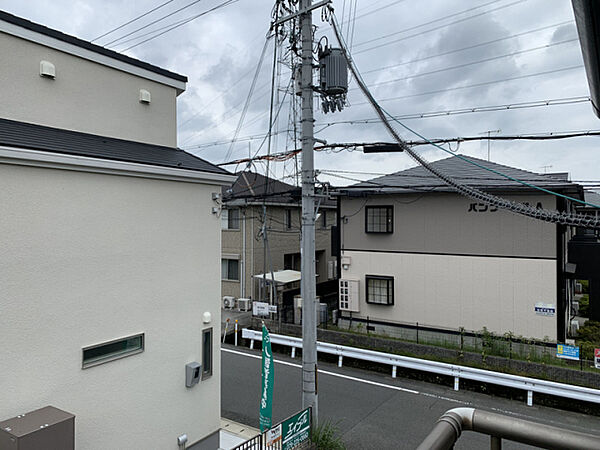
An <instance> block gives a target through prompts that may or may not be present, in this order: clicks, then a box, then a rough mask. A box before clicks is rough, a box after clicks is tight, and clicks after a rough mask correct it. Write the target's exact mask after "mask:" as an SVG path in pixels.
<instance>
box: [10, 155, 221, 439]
mask: <svg viewBox="0 0 600 450" xmlns="http://www.w3.org/2000/svg"><path fill="white" fill-rule="evenodd" d="M218 191H220V187H215V186H208V185H203V184H195V183H183V182H181V183H180V182H174V181H164V180H153V179H146V178H133V177H125V176H115V175H104V174H93V173H84V172H75V171H66V170H55V169H45V168H34V167H22V166H9V165H2V164H0V204H1V205H2V211H3V213H2V215H0V236H1V240H2V242H1V245H0V286H2V289H1V290H0V311H1V313H0V336H1V338H2V344H3V345H2V347H1V349H0V361H2V364H0V386H2V394H0V403H1V404H2V408H1V409H2V411H1V413H2V417H3V418H9V417H12V416H15V415H17V414H21V413H25V412H28V411H31V410H34V409H36V408H39V407H42V406H45V405H54V406H56V407H58V408H61V409H64V410H66V411H69V412H71V413H73V414H75V415H76V427H75V430H76V445H77V448H78V449H80V450H87V449H98V450H106V449H132V450H135V449H144V450H145V449H173V450H177V449H178V447H177V444H176V442H177V436H179V435H181V434H183V433H187V435H188V437H189V442H190V443H193V442H195V441H197V440H199V439H202V438H204V437H205V436H207V435H209V434H210V433H213V432H215V431H217V430H218V428H219V418H220V395H219V392H220V357H219V335H220V285H219V281H218V280H219V275H220V273H219V270H220V268H219V267H220V266H219V264H218V261H219V258H220V253H221V239H220V229H219V220H218V218H217V217H215V216H214V215H213V214H211V208H212V206H213V205H214V203H213V201H212V199H211V193H212V192H218ZM204 312H210V313H211V314H212V321H211V322H210V323H208V324H205V323H203V313H204ZM209 327H212V328H213V333H214V345H213V364H214V368H213V375H212V377H210V378H208V379H206V380H204V381H201V382H200V383H199V384H198V385H196V386H195V387H193V388H186V387H185V376H184V374H185V371H184V367H185V364H186V363H189V362H192V361H199V362H201V361H202V346H201V337H202V330H203V329H206V328H209ZM141 332H143V333H145V337H146V348H145V351H144V352H143V353H140V354H137V355H133V356H130V357H126V358H123V359H120V360H116V361H112V362H108V363H105V364H102V365H99V366H96V367H91V368H88V369H84V370H82V369H81V364H82V348H83V347H86V346H90V345H94V344H99V343H102V342H106V341H110V340H113V339H116V338H120V337H125V336H129V335H132V334H136V333H141Z"/></svg>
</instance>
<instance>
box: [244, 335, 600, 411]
mask: <svg viewBox="0 0 600 450" xmlns="http://www.w3.org/2000/svg"><path fill="white" fill-rule="evenodd" d="M242 337H243V338H245V339H250V348H254V341H261V340H262V333H261V332H260V331H255V330H250V329H247V328H244V329H243V330H242ZM271 343H272V344H278V345H284V346H287V347H291V349H292V358H294V357H295V354H296V349H297V348H302V339H300V338H296V337H292V336H284V335H279V334H271ZM317 352H321V353H326V354H330V355H336V356H338V367H342V363H343V359H344V357H347V358H354V359H359V360H362V361H370V362H374V363H380V364H387V365H390V366H391V368H392V377H393V378H396V371H397V368H398V367H403V368H407V369H413V370H420V371H424V372H431V373H436V374H439V375H446V376H450V377H453V378H454V390H455V391H458V390H459V387H460V379H461V378H463V379H465V380H473V381H479V382H483V383H490V384H495V385H499V386H506V387H510V388H515V389H522V390H524V391H526V392H527V405H528V406H532V405H533V393H534V392H536V393H540V394H547V395H555V396H557V397H564V398H570V399H573V400H583V401H587V402H592V403H600V390H598V389H591V388H586V387H581V386H575V385H571V384H564V383H557V382H554V381H547V380H540V379H537V378H529V377H523V376H519V375H511V374H507V373H501V372H494V371H491V370H484V369H476V368H472V367H467V366H460V365H456V364H448V363H442V362H437V361H429V360H427V359H419V358H411V357H409V356H401V355H394V354H392V353H383V352H377V351H374V350H366V349H362V348H355V347H347V346H344V345H336V344H329V343H327V342H317Z"/></svg>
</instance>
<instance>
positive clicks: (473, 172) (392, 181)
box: [339, 156, 581, 193]
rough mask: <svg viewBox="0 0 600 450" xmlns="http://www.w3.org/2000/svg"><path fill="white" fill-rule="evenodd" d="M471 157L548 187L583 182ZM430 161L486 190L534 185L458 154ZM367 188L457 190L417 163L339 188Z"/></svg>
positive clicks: (567, 186) (576, 187)
mask: <svg viewBox="0 0 600 450" xmlns="http://www.w3.org/2000/svg"><path fill="white" fill-rule="evenodd" d="M467 158H468V159H469V160H471V161H474V162H476V163H477V164H479V165H481V166H484V167H486V168H488V169H492V170H495V171H497V172H501V173H503V174H506V175H508V176H510V177H512V178H515V179H517V180H521V181H525V182H527V183H530V184H533V185H536V186H539V187H543V188H546V189H558V190H561V191H564V190H569V191H573V192H581V186H580V185H578V184H575V183H571V182H569V181H568V180H567V178H566V177H565V176H564V174H560V175H558V174H547V175H543V174H538V173H534V172H528V171H526V170H521V169H517V168H514V167H509V166H505V165H502V164H497V163H494V162H490V161H485V160H483V159H479V158H474V157H472V156H468V157H467ZM431 165H432V166H433V167H434V168H436V169H438V170H440V171H442V172H443V173H445V174H446V175H448V176H450V177H452V178H453V179H455V180H457V181H459V182H462V183H464V184H466V185H468V186H471V187H475V188H478V189H482V190H484V191H531V190H533V189H534V188H530V187H527V186H525V185H523V184H521V183H518V182H516V181H512V180H510V179H508V178H506V177H503V176H502V175H499V174H497V173H493V172H490V171H488V170H485V169H483V168H480V167H477V166H474V165H472V164H469V163H467V162H465V161H463V160H462V159H460V158H459V157H457V156H451V157H450V158H446V159H441V160H439V161H435V162H433V163H431ZM357 189H358V190H368V191H374V192H382V193H385V192H402V193H410V192H428V191H435V192H454V190H453V188H451V187H450V186H448V185H447V184H446V183H444V181H442V180H440V179H439V178H437V177H436V176H435V175H432V174H431V173H430V172H428V171H427V170H426V169H425V168H424V167H422V166H417V167H413V168H410V169H407V170H403V171H400V172H396V173H392V174H390V175H385V176H382V177H378V178H373V179H371V180H369V181H363V182H361V183H357V184H354V185H352V186H349V187H346V188H340V189H339V190H340V191H342V192H343V191H356V190H357Z"/></svg>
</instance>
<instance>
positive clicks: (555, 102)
mask: <svg viewBox="0 0 600 450" xmlns="http://www.w3.org/2000/svg"><path fill="white" fill-rule="evenodd" d="M589 101H590V97H587V96H579V97H565V98H555V99H550V100H535V101H530V102H520V103H507V104H504V105H490V106H473V107H465V108H458V109H447V110H442V111H429V112H420V113H409V114H403V115H397V116H394V118H395V119H398V120H410V119H427V118H432V117H442V116H452V115H457V114H470V113H482V112H494V111H511V110H517V109H528V108H539V107H542V106H560V105H571V104H577V103H588V102H589ZM379 121H380V119H379V118H376V117H373V118H369V119H354V120H340V121H336V122H327V123H317V124H316V125H318V126H322V127H323V128H321V129H320V130H319V131H323V130H324V129H325V128H327V127H330V126H332V125H339V124H351V125H353V124H359V123H376V122H379Z"/></svg>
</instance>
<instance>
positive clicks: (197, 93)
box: [0, 0, 600, 184]
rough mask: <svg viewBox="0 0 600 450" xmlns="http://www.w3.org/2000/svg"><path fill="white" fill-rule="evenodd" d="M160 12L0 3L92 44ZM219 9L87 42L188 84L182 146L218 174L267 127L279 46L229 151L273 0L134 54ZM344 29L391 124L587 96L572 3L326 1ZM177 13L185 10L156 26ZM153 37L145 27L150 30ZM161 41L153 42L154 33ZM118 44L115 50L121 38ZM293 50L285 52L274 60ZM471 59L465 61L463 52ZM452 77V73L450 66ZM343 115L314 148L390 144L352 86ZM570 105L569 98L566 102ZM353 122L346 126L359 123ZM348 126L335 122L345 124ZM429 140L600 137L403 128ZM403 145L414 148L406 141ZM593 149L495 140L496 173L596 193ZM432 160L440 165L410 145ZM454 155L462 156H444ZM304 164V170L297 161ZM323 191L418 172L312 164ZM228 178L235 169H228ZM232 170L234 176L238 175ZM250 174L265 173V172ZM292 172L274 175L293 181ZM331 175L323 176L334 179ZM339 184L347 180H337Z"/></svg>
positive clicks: (583, 118)
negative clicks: (551, 179) (549, 177)
mask: <svg viewBox="0 0 600 450" xmlns="http://www.w3.org/2000/svg"><path fill="white" fill-rule="evenodd" d="M162 3H165V0H55V1H53V2H48V1H46V0H27V1H23V0H0V5H2V9H3V10H5V11H8V12H10V13H13V14H16V15H18V16H21V17H24V18H27V19H29V20H32V21H34V22H38V23H41V24H44V25H46V26H49V27H51V28H55V29H58V30H61V31H63V32H65V33H68V34H73V35H75V36H77V37H79V38H82V39H86V40H92V39H95V38H97V37H98V36H100V35H102V34H104V33H106V32H107V31H110V30H112V29H114V28H116V27H118V26H120V25H122V24H123V23H125V22H127V21H129V20H131V19H133V18H135V17H137V16H139V15H141V14H143V13H145V12H147V11H149V10H151V9H152V8H155V7H157V6H159V5H160V4H162ZM221 3H223V0H197V1H192V0H171V1H170V2H168V4H166V5H164V6H163V7H161V8H160V9H158V10H156V11H155V12H153V13H151V14H149V15H147V16H146V17H144V18H142V19H140V20H138V21H135V22H134V23H132V24H130V25H128V26H126V27H123V28H121V29H119V30H117V31H115V32H113V33H111V34H109V35H107V36H105V37H103V38H101V39H98V40H97V41H95V42H96V43H98V44H100V45H106V46H108V47H110V48H113V49H115V50H117V51H124V52H125V53H126V54H128V55H130V56H133V57H135V58H139V59H141V60H145V61H148V62H150V63H153V64H156V65H158V66H161V67H164V68H167V69H169V70H172V71H174V72H177V73H181V74H184V75H187V76H188V78H189V83H188V88H187V91H186V92H185V93H184V94H182V95H181V96H180V97H179V105H178V123H179V145H180V147H182V148H184V149H186V150H188V151H190V152H192V153H194V154H196V155H198V156H200V157H203V158H205V159H207V160H209V161H211V162H213V163H221V162H223V161H225V160H228V161H229V160H232V159H236V158H243V157H247V156H248V154H249V153H250V154H256V153H257V152H258V153H259V154H262V153H264V152H266V150H267V145H266V144H265V145H263V146H262V147H261V142H263V140H264V136H265V133H266V132H267V129H268V121H269V120H268V117H269V104H270V85H271V79H272V62H273V48H274V46H273V39H271V40H270V41H269V44H268V47H267V50H266V53H265V57H264V60H263V63H262V70H261V71H260V73H259V76H258V78H257V80H256V87H255V90H254V95H253V96H252V98H251V101H250V103H249V107H248V110H247V113H246V115H245V120H244V122H243V125H242V128H241V129H240V130H239V133H238V137H239V140H238V141H237V142H236V144H235V145H234V146H233V148H232V149H231V152H230V151H229V150H230V145H229V143H228V141H230V140H231V139H232V137H233V136H234V133H235V130H236V128H237V126H238V123H239V120H240V115H241V113H242V110H243V109H244V104H245V101H246V98H247V96H248V92H249V90H250V86H251V83H252V80H253V76H254V72H255V69H256V67H257V65H258V62H259V59H260V55H261V51H262V49H263V46H264V44H265V40H266V39H265V36H266V34H267V31H268V29H269V24H270V21H271V10H272V7H273V4H274V1H273V0H238V1H236V2H234V3H232V4H230V5H228V6H226V7H223V8H221V9H218V10H216V11H214V12H211V13H209V14H206V15H204V16H200V17H198V18H197V19H195V20H193V21H190V22H189V23H187V24H185V25H183V26H181V27H179V28H176V29H174V30H172V31H169V32H168V33H165V34H164V35H162V36H159V37H156V38H154V39H151V40H149V41H147V42H145V43H143V44H141V45H137V46H135V47H133V48H130V49H128V50H125V49H127V48H128V47H131V46H133V45H135V44H137V43H140V42H141V41H143V40H145V39H148V38H150V37H153V36H154V35H155V34H157V33H159V32H162V31H165V30H168V29H169V28H168V27H169V26H170V25H172V24H178V23H181V22H182V21H184V20H185V19H188V18H192V17H194V16H197V15H199V14H200V13H202V12H204V11H207V10H209V9H211V8H213V7H215V6H217V5H219V4H221ZM333 5H334V7H335V11H336V15H337V17H338V21H340V22H342V29H343V33H344V36H345V38H346V40H347V42H348V43H349V44H350V43H351V44H352V54H353V56H354V59H355V61H356V64H357V66H358V68H359V70H360V71H361V73H362V74H363V78H364V79H365V81H366V82H367V84H368V85H369V86H370V87H371V88H372V92H373V94H374V96H375V97H376V98H377V99H378V100H379V101H380V102H381V105H382V106H384V108H386V110H387V111H388V112H389V113H391V114H393V115H395V116H404V115H410V114H417V113H427V112H433V111H446V110H450V111H454V110H458V109H462V108H478V107H484V106H499V105H514V104H521V103H536V102H540V101H548V100H557V101H558V100H559V101H560V102H564V101H565V100H563V99H571V98H578V97H587V96H588V95H589V90H588V86H587V82H586V78H585V72H584V69H583V61H582V57H581V50H580V47H579V43H578V41H577V40H576V38H577V33H576V29H575V24H574V22H573V12H572V9H571V2H570V1H568V0H495V1H491V0H428V1H420V0H333ZM178 9H182V10H181V11H179V12H177V13H175V14H173V15H171V16H170V17H168V18H165V19H163V20H159V19H161V18H163V17H164V16H165V15H167V14H171V13H173V12H175V11H176V10H178ZM313 20H314V23H315V25H317V26H318V29H317V32H316V35H317V37H318V38H321V37H322V36H325V37H326V38H327V39H328V41H329V42H330V43H334V42H335V37H334V35H333V31H332V30H331V28H330V27H329V26H328V24H326V23H324V22H322V21H321V17H320V14H319V13H318V12H315V13H314V14H313ZM155 21H156V23H154V24H153V25H150V26H147V27H145V28H143V29H140V28H142V27H144V26H146V25H148V24H150V23H151V22H155ZM155 30H156V31H155ZM118 38H121V39H120V40H117V41H116V42H112V43H111V41H113V40H115V39H118ZM287 47H288V43H287V41H286V42H283V44H281V46H280V47H279V49H280V51H281V53H282V54H285V53H286V52H287V51H288V48H287ZM465 48H467V49H465ZM287 62H288V61H287V60H286V61H284V64H281V65H279V69H278V71H277V72H278V75H277V76H276V77H275V79H276V85H277V86H278V90H277V92H278V95H277V96H275V99H276V100H277V98H278V100H279V101H280V102H281V103H282V104H281V107H280V108H279V106H277V105H276V108H277V109H278V110H280V113H279V116H278V121H277V123H276V126H275V127H274V130H275V131H277V132H278V134H277V137H276V138H274V139H273V141H272V143H271V149H272V151H273V152H276V151H285V150H289V149H293V148H294V147H295V145H296V143H295V142H294V133H293V129H294V126H293V117H294V115H293V113H292V111H293V108H292V106H291V104H290V98H291V97H293V96H292V95H287V94H286V93H285V91H286V89H287V87H288V85H289V82H290V70H289V68H288V67H287V65H286V64H285V63H287ZM457 66H458V67H457ZM349 88H350V91H349V95H348V101H349V106H348V107H347V108H346V109H345V110H344V111H343V112H336V113H329V114H324V113H322V112H321V111H318V110H317V112H316V114H315V121H316V128H315V129H316V130H317V131H318V134H317V136H318V137H319V138H321V139H326V140H327V141H328V142H330V143H332V142H369V141H390V137H389V136H388V135H387V133H386V131H385V130H384V129H383V127H382V126H381V124H377V123H362V121H364V119H372V118H374V117H375V114H374V112H373V110H372V109H371V108H370V106H369V105H368V104H367V103H366V99H365V98H364V97H363V96H362V94H361V93H360V91H358V90H357V84H356V82H355V81H351V83H350V86H349ZM566 101H567V102H571V100H566ZM353 121H354V122H353ZM339 122H342V123H339ZM404 122H405V123H406V124H407V125H408V126H410V127H412V128H414V129H415V130H416V131H418V132H419V133H420V134H422V135H424V136H427V137H429V138H438V137H456V136H477V135H485V134H486V133H487V132H488V131H490V132H491V134H495V133H496V132H495V131H493V130H501V131H500V132H499V133H500V134H503V135H508V134H510V135H515V134H534V133H535V134H537V133H547V132H562V131H579V130H585V131H587V130H600V120H599V119H597V118H596V117H595V116H594V114H593V112H592V109H591V105H590V103H589V102H588V101H580V102H577V103H568V104H562V105H554V106H540V107H531V108H522V109H516V110H512V109H511V110H508V111H506V110H505V111H494V112H475V113H469V114H451V115H444V116H441V117H435V118H417V119H414V118H413V119H406V120H405V121H404ZM402 136H403V137H404V138H405V139H407V140H412V139H418V138H417V136H415V135H413V134H411V133H410V132H408V131H406V130H402ZM599 139H600V138H599V137H584V138H577V139H568V140H559V141H541V142H531V141H512V142H492V143H491V145H490V152H491V159H492V160H493V161H496V162H499V163H502V164H507V165H510V166H514V167H519V168H522V169H526V170H530V171H533V172H544V171H545V170H547V171H549V172H570V173H571V178H572V179H573V180H589V181H595V182H596V184H598V183H600V157H599V156H598V144H597V142H598V140H599ZM418 149H419V152H421V153H422V154H423V155H424V156H425V157H426V158H427V159H429V160H431V161H433V160H436V159H440V158H443V157H446V156H447V154H446V153H444V152H443V151H441V150H439V149H435V148H432V147H425V146H423V147H418ZM452 150H456V146H455V145H453V146H452ZM458 152H459V153H462V154H465V155H471V156H476V157H481V158H484V159H486V158H487V152H488V143H487V141H484V142H474V143H463V144H461V145H460V147H459V148H458ZM298 164H300V163H299V162H298ZM315 165H316V168H317V169H320V170H322V171H323V172H322V173H321V174H320V175H319V180H321V181H330V182H331V183H332V184H348V183H351V182H352V179H368V178H373V177H374V176H375V175H374V174H379V173H381V174H383V173H390V172H394V171H398V170H402V169H405V168H408V167H411V166H413V165H414V163H413V162H412V160H411V159H410V158H409V156H408V155H403V154H378V155H364V154H362V153H360V152H348V151H343V152H339V153H324V152H321V153H318V154H317V155H316V157H315ZM228 168H229V169H231V170H233V169H235V166H229V167H228ZM242 168H243V167H242V166H240V167H238V169H242ZM255 168H256V170H259V171H261V172H264V170H265V166H264V164H261V163H258V164H257V165H256V166H255ZM295 168H296V162H295V161H294V160H293V159H292V160H290V161H287V162H285V163H272V164H271V167H270V170H272V171H273V172H274V173H275V174H276V175H277V176H278V177H283V178H284V181H287V182H292V181H293V179H294V178H293V177H294V172H295ZM328 171H329V172H328ZM341 177H344V178H341Z"/></svg>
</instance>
